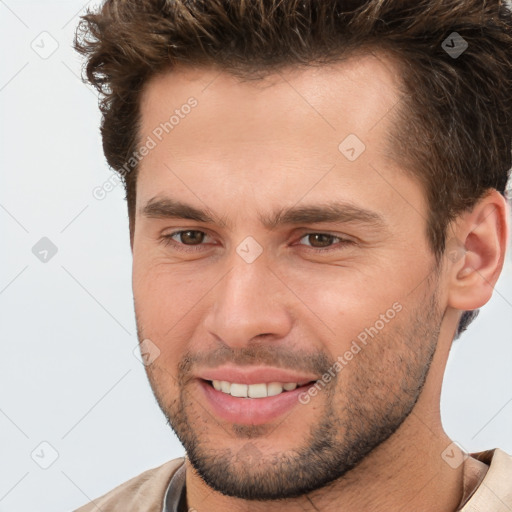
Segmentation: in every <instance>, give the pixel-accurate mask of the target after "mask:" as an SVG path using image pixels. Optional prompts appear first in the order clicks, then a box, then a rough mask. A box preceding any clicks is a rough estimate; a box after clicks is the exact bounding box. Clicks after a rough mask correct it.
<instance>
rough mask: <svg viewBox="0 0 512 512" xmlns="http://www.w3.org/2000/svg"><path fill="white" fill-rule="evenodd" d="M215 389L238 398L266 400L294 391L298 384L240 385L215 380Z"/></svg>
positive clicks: (213, 382) (213, 383)
mask: <svg viewBox="0 0 512 512" xmlns="http://www.w3.org/2000/svg"><path fill="white" fill-rule="evenodd" d="M212 385H213V387H214V388H215V389H216V390H217V391H222V392H223V393H226V394H228V395H231V396H235V397H238V398H266V397H268V396H276V395H279V394H280V393H282V392H283V391H293V390H294V389H296V388H297V387H298V384H297V383H296V382H284V383H283V382H270V383H269V384H265V383H261V384H238V383H236V382H228V381H225V380H213V381H212Z"/></svg>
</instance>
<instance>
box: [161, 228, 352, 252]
mask: <svg viewBox="0 0 512 512" xmlns="http://www.w3.org/2000/svg"><path fill="white" fill-rule="evenodd" d="M187 232H192V233H194V232H197V233H204V234H205V235H206V236H209V235H208V233H205V232H204V231H201V230H199V229H181V230H179V231H173V232H172V233H169V234H168V235H163V236H162V238H161V240H160V241H161V243H162V244H163V245H164V246H166V247H168V246H170V245H172V246H174V247H175V248H176V249H177V250H178V251H183V252H197V251H199V250H201V247H202V246H203V243H200V244H196V245H187V244H183V243H180V242H176V241H175V240H174V239H173V237H175V236H176V235H180V234H181V233H187ZM310 235H326V236H330V237H332V238H333V239H335V240H338V243H337V244H335V245H330V246H328V247H325V248H322V247H312V246H309V245H306V246H305V247H308V250H309V251H311V252H314V253H323V254H325V253H328V252H331V251H335V250H339V249H341V248H343V247H345V246H347V245H353V244H354V243H355V242H353V241H352V240H348V239H346V238H341V237H339V236H337V235H333V234H331V233H324V232H322V231H309V232H307V233H304V234H303V235H302V236H301V237H300V238H299V240H302V239H303V238H305V237H308V236H310ZM300 245H304V244H300ZM185 247H186V248H185Z"/></svg>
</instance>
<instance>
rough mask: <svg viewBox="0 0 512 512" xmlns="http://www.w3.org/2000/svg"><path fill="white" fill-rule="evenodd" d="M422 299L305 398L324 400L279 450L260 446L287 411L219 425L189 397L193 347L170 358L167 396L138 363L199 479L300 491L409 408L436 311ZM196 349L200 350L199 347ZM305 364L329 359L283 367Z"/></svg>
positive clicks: (353, 462) (320, 366) (322, 479)
mask: <svg viewBox="0 0 512 512" xmlns="http://www.w3.org/2000/svg"><path fill="white" fill-rule="evenodd" d="M423 304H425V303H424V302H423V303H421V302H420V303H419V304H418V307H417V311H415V312H412V314H409V316H408V323H407V324H405V325H404V323H403V322H402V323H401V324H397V325H393V323H392V322H390V324H389V325H387V326H386V328H385V329H384V330H383V331H382V332H381V333H379V335H378V336H376V337H375V339H373V340H372V341H370V342H369V343H368V346H366V347H365V348H363V349H362V350H361V352H360V353H359V354H357V355H355V356H354V359H353V360H352V361H351V362H350V363H349V365H348V366H347V367H346V368H344V369H343V370H342V371H341V372H340V373H339V374H338V375H337V376H336V378H335V379H333V380H332V381H331V382H330V383H329V384H328V385H326V387H325V388H324V389H323V390H322V391H321V392H319V393H318V396H317V397H315V399H314V400H316V401H317V402H316V403H318V401H320V400H323V401H324V405H323V413H322V414H320V413H318V412H317V413H316V414H315V418H317V419H316V421H315V422H314V423H312V424H311V425H310V426H309V427H306V428H307V432H306V433H305V435H304V441H303V442H302V443H300V445H298V446H297V447H296V448H294V449H290V450H287V451H280V450H279V446H276V447H275V450H273V451H269V450H268V448H265V449H264V448H262V446H263V445H264V444H266V445H268V444H269V443H270V442H271V440H272V435H273V433H274V431H276V432H277V431H278V430H279V429H282V428H284V429H286V428H287V425H288V426H289V425H290V423H287V422H288V421H292V420H291V418H290V419H289V420H288V419H287V418H285V419H284V420H282V424H281V425H277V426H276V425H273V426H269V425H263V426H251V425H231V426H229V427H226V426H223V427H222V428H221V425H220V423H219V422H217V420H216V419H215V418H213V417H212V416H210V415H209V414H207V413H206V411H205V410H204V409H202V408H201V407H199V406H198V404H197V400H196V398H195V397H194V396H193V395H192V393H190V392H189V391H188V387H187V382H188V380H187V372H188V371H189V369H190V366H191V364H192V363H193V361H194V356H191V355H190V354H188V355H187V356H186V358H184V361H182V362H181V363H180V365H179V367H180V373H179V376H178V384H179V386H178V387H179V390H180V391H179V397H178V398H177V399H174V400H168V399H166V398H165V393H164V392H162V393H161V391H162V390H163V389H164V385H163V383H164V382H165V381H166V380H165V373H159V372H158V371H156V370H150V369H148V377H149V381H150V384H151V386H152V389H153V392H154V394H155V397H156V399H157V402H158V403H159V405H160V408H161V409H162V411H163V413H164V415H165V416H166V418H167V421H168V423H169V425H170V426H171V428H172V429H173V430H174V432H175V433H176V435H177V436H178V438H179V439H180V441H181V443H182V444H183V446H184V447H185V450H186V452H187V456H188V459H189V460H190V463H191V464H192V466H193V467H194V469H195V470H196V471H197V473H198V474H199V475H200V476H201V478H202V479H203V480H204V482H205V483H206V484H207V485H208V486H210V487H211V488H213V489H215V490H216V491H218V492H220V493H222V494H224V495H227V496H233V497H237V498H240V499H245V500H277V499H286V498H296V497H300V496H303V495H305V494H307V493H309V492H311V491H314V490H317V489H320V488H322V487H325V486H326V485H328V484H329V483H331V482H334V481H335V480H337V479H340V478H342V477H343V476H344V475H345V474H346V473H347V472H349V471H350V470H351V469H353V468H354V467H355V466H357V465H358V464H359V463H360V462H361V461H362V460H363V459H364V458H365V457H366V456H367V455H368V454H369V453H370V452H371V451H372V450H374V449H375V448H376V447H378V446H379V445H380V444H381V443H383V442H384V441H386V440H387V439H388V438H389V437H390V436H391V435H392V434H393V433H394V432H396V430H397V429H398V428H399V427H400V426H401V425H402V423H403V422H404V421H405V419H406V418H407V417H408V416H409V414H410V413H411V411H412V410H413V408H414V406H415V404H416V402H417V401H418V398H419V396H420V394H421V391H422V389H423V386H424V384H425V381H426V377H427V374H428V371H429V369H430V365H431V363H432V359H433V356H434V353H435V349H436V346H437V341H438V336H439V332H440V325H441V320H442V316H443V314H442V312H440V311H438V304H437V297H436V294H435V293H433V294H432V295H431V297H430V301H429V303H428V305H427V307H426V308H425V307H423ZM250 352H251V349H250V348H248V349H247V350H246V351H244V350H241V351H238V352H237V353H236V354H237V356H239V357H238V360H239V361H241V360H246V359H251V360H253V361H254V360H255V359H254V353H250ZM260 353H261V356H262V358H261V360H262V362H263V361H264V360H269V361H271V360H275V354H271V353H267V352H264V351H261V350H260ZM293 357H294V355H290V357H289V359H292V358H293ZM198 358H201V359H202V360H204V359H205V356H203V357H201V356H198ZM185 359H186V360H185ZM235 359H236V358H235ZM256 361H260V359H256ZM312 364H313V365H315V367H316V369H317V372H318V374H320V375H322V374H323V373H324V371H325V370H327V369H328V367H331V366H332V362H331V363H329V360H328V358H327V356H326V355H325V354H315V355H310V356H309V357H308V358H307V361H306V360H305V358H303V357H300V358H299V359H297V361H296V365H295V364H294V365H293V366H292V365H290V366H289V367H293V368H297V367H304V366H307V367H308V368H310V367H311V365H312ZM326 366H327V368H326ZM167 380H168V379H167ZM158 381H160V382H161V384H160V385H159V384H158ZM311 403H313V400H312V401H311ZM308 406H309V405H301V404H300V405H298V406H297V407H305V408H306V407H308ZM295 409H296V408H294V409H293V410H292V414H293V412H294V411H295ZM306 414H307V413H306ZM301 417H302V413H301V412H300V411H299V413H297V412H295V414H293V418H294V420H293V421H300V418H301ZM296 426H297V425H294V427H296ZM211 429H214V430H216V437H215V439H218V436H219V435H222V436H224V437H225V438H226V442H225V443H224V446H222V447H218V444H219V443H218V442H212V440H211V436H210V432H209V431H211ZM281 435H282V433H281ZM241 440H245V443H242V444H241ZM230 442H231V444H232V447H230ZM235 447H236V448H235Z"/></svg>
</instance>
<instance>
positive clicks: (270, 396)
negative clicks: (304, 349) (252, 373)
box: [197, 379, 316, 425]
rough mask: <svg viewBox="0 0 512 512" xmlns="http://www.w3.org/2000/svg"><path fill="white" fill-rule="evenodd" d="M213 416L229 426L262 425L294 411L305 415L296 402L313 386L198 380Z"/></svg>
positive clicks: (288, 383) (299, 404)
mask: <svg viewBox="0 0 512 512" xmlns="http://www.w3.org/2000/svg"><path fill="white" fill-rule="evenodd" d="M197 382H198V384H199V386H200V388H201V389H202V392H203V396H204V398H205V400H206V402H207V406H208V409H209V410H210V411H211V412H212V413H213V415H214V416H216V417H218V418H219V419H221V420H224V421H226V422H228V423H230V424H243V425H263V424H266V423H270V422H272V421H273V420H276V419H278V418H280V417H282V416H284V415H285V414H286V413H288V414H291V413H292V411H293V409H295V408H297V407H300V408H302V411H305V410H306V409H305V407H306V406H305V405H303V404H302V403H301V402H300V400H299V398H300V396H301V395H302V394H303V393H305V392H307V391H308V389H309V388H310V387H311V386H312V385H314V384H315V382H316V381H315V380H313V381H310V380H309V381H306V382H305V381H301V382H277V381H275V382H260V383H253V384H245V383H239V382H230V381H225V380H206V379H198V380H197Z"/></svg>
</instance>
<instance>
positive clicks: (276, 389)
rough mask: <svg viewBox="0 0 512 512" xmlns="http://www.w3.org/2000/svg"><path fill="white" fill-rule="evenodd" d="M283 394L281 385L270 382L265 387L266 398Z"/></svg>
mask: <svg viewBox="0 0 512 512" xmlns="http://www.w3.org/2000/svg"><path fill="white" fill-rule="evenodd" d="M282 392H283V385H282V384H281V383H279V382H271V383H270V384H269V385H268V387H267V393H268V396H275V395H279V393H282Z"/></svg>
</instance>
